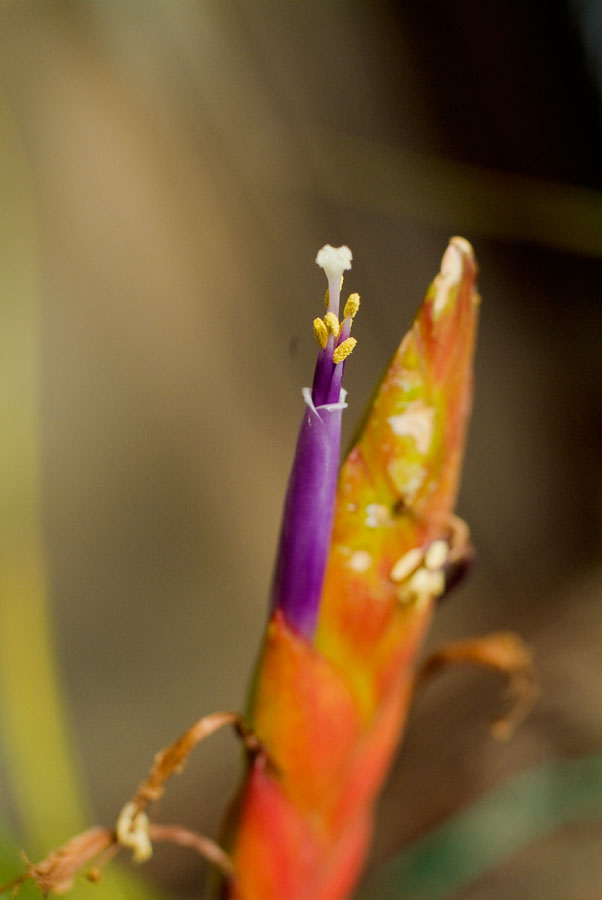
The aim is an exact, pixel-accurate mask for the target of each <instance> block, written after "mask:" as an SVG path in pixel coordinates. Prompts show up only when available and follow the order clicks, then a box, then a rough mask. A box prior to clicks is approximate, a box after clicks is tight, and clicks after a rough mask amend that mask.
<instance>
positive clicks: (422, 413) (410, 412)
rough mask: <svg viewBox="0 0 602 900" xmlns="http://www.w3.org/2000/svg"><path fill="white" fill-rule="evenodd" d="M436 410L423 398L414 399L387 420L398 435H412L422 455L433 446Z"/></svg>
mask: <svg viewBox="0 0 602 900" xmlns="http://www.w3.org/2000/svg"><path fill="white" fill-rule="evenodd" d="M434 416H435V411H434V410H433V409H432V408H431V407H430V406H426V405H425V404H424V403H423V402H422V400H414V402H413V403H410V404H409V405H408V407H407V409H405V410H404V411H403V412H402V413H400V414H399V415H397V416H390V417H389V418H388V419H387V422H388V423H389V425H390V426H391V428H392V430H393V433H394V434H396V435H397V436H398V437H411V438H414V441H415V442H416V449H417V450H418V452H419V453H420V454H421V455H422V454H424V453H426V451H427V450H428V448H429V447H430V446H431V441H432V439H433V419H434Z"/></svg>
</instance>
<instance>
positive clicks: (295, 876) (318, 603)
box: [227, 238, 478, 900]
mask: <svg viewBox="0 0 602 900" xmlns="http://www.w3.org/2000/svg"><path fill="white" fill-rule="evenodd" d="M317 262H318V264H319V265H321V266H322V267H323V268H324V270H325V272H326V275H327V277H328V294H327V312H326V314H325V316H324V317H323V318H320V319H316V320H315V322H314V333H315V335H316V338H317V340H318V343H319V345H320V351H319V354H318V362H317V365H316V372H315V377H314V382H313V387H312V389H311V392H310V391H309V390H306V391H304V398H305V404H306V408H305V412H304V417H303V422H302V426H301V431H300V435H299V439H298V443H297V450H296V454H295V461H294V464H293V471H292V474H291V479H290V483H289V488H288V493H287V498H286V503H285V511H284V524H283V526H282V533H281V539H280V549H279V554H278V561H277V566H276V575H275V579H274V588H273V598H272V613H271V618H270V621H269V624H268V628H267V633H266V638H265V642H264V646H263V649H262V652H261V655H260V660H259V664H258V669H257V674H256V678H255V681H254V687H253V692H252V697H251V701H250V710H249V724H250V727H251V728H252V730H253V732H254V734H255V736H256V738H257V740H258V741H259V743H260V745H261V747H262V752H260V753H258V754H255V755H254V756H253V757H252V758H251V760H250V762H249V768H248V771H247V775H246V779H245V783H244V786H243V789H242V793H241V796H240V803H239V812H238V820H237V827H236V830H235V833H234V838H233V842H232V861H233V865H234V873H235V874H234V878H233V879H232V880H231V882H230V884H229V885H228V887H227V893H228V896H229V897H230V898H231V900H344V898H346V897H348V896H349V893H350V891H351V890H352V888H353V885H354V884H355V882H356V879H357V877H358V875H359V872H360V870H361V867H362V865H363V861H364V858H365V854H366V852H367V847H368V843H369V840H370V835H371V831H372V817H373V807H374V803H375V799H376V797H377V794H378V792H379V790H380V788H381V785H382V783H383V780H384V778H385V776H386V773H387V771H388V768H389V766H390V762H391V758H392V755H393V753H394V750H395V748H396V746H397V744H398V742H399V739H400V736H401V732H402V728H403V724H404V721H405V717H406V713H407V709H408V705H409V701H410V696H411V691H412V683H413V676H414V666H415V660H416V654H417V651H418V648H419V646H420V643H421V641H422V638H423V637H424V634H425V632H426V629H427V627H428V624H429V622H430V619H431V617H432V613H433V610H434V608H435V605H436V601H437V599H438V598H440V597H441V596H442V595H443V593H444V592H445V591H446V589H447V588H448V586H449V585H450V584H451V582H452V581H453V580H455V578H456V576H457V573H458V570H459V569H460V568H461V567H462V565H463V561H464V560H465V559H466V557H467V556H468V555H469V552H470V548H469V542H468V531H467V528H466V526H465V525H464V524H463V523H461V522H460V520H458V519H456V518H455V517H454V516H453V515H452V511H453V506H454V503H455V498H456V493H457V487H458V478H459V473H460V465H461V459H462V454H463V447H464V438H465V431H466V424H467V420H468V416H469V412H470V406H471V393H472V389H471V385H472V368H471V366H472V353H473V344H474V336H475V328H476V317H477V306H478V296H477V294H476V292H475V289H474V282H475V273H476V266H475V261H474V256H473V252H472V248H471V247H470V245H469V244H468V242H467V241H465V240H464V239H463V238H452V240H451V242H450V245H449V247H448V249H447V250H446V252H445V255H444V257H443V261H442V265H441V271H440V273H439V275H437V277H436V278H435V281H434V282H433V284H432V285H431V287H430V289H429V291H428V293H427V295H426V298H425V300H424V302H423V304H422V306H421V308H420V310H419V312H418V315H417V317H416V319H415V321H414V324H413V326H412V328H411V330H410V332H409V333H408V334H407V335H406V337H405V338H404V340H403V341H402V343H401V346H400V348H399V350H398V351H397V353H396V355H395V356H394V358H393V360H392V362H391V365H390V367H389V369H388V371H387V372H386V374H385V376H384V379H383V381H382V383H381V385H380V388H379V391H378V393H377V394H376V398H375V400H374V402H373V405H372V407H371V410H370V411H369V414H368V417H367V419H366V422H365V425H364V427H363V430H362V432H361V434H360V436H359V439H358V440H357V443H356V444H355V445H354V446H353V448H352V450H351V452H350V453H349V455H348V456H347V458H346V460H345V462H344V464H343V466H342V468H341V470H340V473H339V474H338V484H337V469H338V456H339V442H340V426H341V415H342V410H343V409H344V407H345V405H346V404H345V395H344V392H343V391H342V387H341V384H342V376H343V369H344V366H345V358H346V357H347V356H348V354H349V352H350V351H351V350H352V349H353V346H354V343H355V342H354V341H353V339H352V338H350V336H349V332H350V328H351V322H352V319H353V316H354V315H355V313H356V312H357V308H358V305H359V298H358V297H357V295H353V294H352V295H351V297H350V298H349V299H348V301H347V303H346V305H345V308H344V318H343V322H342V324H341V323H340V321H339V311H338V304H339V293H340V287H341V281H342V275H343V271H344V270H347V269H349V268H350V264H351V253H350V251H349V250H348V249H347V248H345V247H341V248H338V250H335V249H334V248H332V247H324V248H323V249H322V250H321V251H320V252H319V254H318V257H317Z"/></svg>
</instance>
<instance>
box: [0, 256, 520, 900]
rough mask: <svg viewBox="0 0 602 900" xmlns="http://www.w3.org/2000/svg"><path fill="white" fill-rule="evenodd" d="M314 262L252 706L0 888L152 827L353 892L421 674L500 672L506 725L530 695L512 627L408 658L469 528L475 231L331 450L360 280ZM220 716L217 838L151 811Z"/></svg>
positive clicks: (62, 874)
mask: <svg viewBox="0 0 602 900" xmlns="http://www.w3.org/2000/svg"><path fill="white" fill-rule="evenodd" d="M316 262H317V264H318V265H319V266H320V267H321V268H322V269H323V270H324V272H325V274H326V278H327V281H328V290H327V291H326V296H325V302H326V310H325V312H324V314H323V315H322V316H318V317H316V318H314V320H313V333H314V336H315V339H316V342H317V345H318V355H317V361H316V366H315V372H314V378H313V383H312V386H311V388H310V387H307V388H304V389H303V391H302V397H303V407H302V416H301V426H300V430H299V436H298V439H297V446H296V450H295V456H294V461H293V466H292V471H291V475H290V479H289V484H288V489H287V493H286V499H285V504H284V515H283V522H282V528H281V533H280V540H279V546H278V552H277V557H276V565H275V573H274V579H273V584H272V591H271V603H270V618H269V622H268V626H267V630H266V635H265V640H264V643H263V647H262V650H261V653H260V657H259V662H258V666H257V671H256V673H255V677H254V679H253V688H252V693H251V697H250V701H249V706H248V714H247V716H246V717H244V718H243V717H242V716H240V715H238V714H236V713H215V714H213V715H212V716H205V717H204V718H203V719H201V720H199V722H197V723H196V724H195V725H194V726H193V727H192V728H190V729H189V730H188V731H187V732H185V733H184V735H182V737H181V738H179V739H178V740H177V741H175V742H174V743H173V744H172V745H171V746H170V747H168V748H166V749H165V750H163V751H161V752H160V753H158V754H157V756H156V757H155V762H154V765H153V767H152V769H151V771H150V773H149V775H148V777H147V778H146V779H145V780H144V781H143V782H142V784H141V785H140V787H139V788H138V790H137V791H136V793H135V794H134V796H133V797H132V798H131V799H130V800H129V801H128V802H127V803H126V804H125V805H124V807H123V809H122V811H121V813H120V815H119V817H118V820H117V824H116V826H115V828H114V829H102V828H96V829H90V830H89V831H87V832H85V833H84V834H82V835H79V836H78V837H76V838H73V839H72V840H71V841H69V842H68V843H67V844H65V845H64V846H63V847H61V848H59V849H58V850H55V851H52V853H51V854H49V856H48V857H47V858H46V859H45V860H44V861H43V862H42V863H38V864H37V865H32V864H28V868H27V871H26V872H25V873H24V874H23V875H22V876H20V878H18V879H16V880H15V881H14V882H12V883H11V884H10V885H7V886H6V887H5V889H8V888H10V889H13V888H15V887H18V886H19V884H20V883H22V882H23V881H25V880H28V879H31V880H34V881H35V882H37V884H38V885H39V886H40V888H41V889H42V890H43V891H44V892H45V893H47V892H49V891H54V892H56V893H59V892H61V891H64V890H66V889H68V888H69V887H70V886H71V884H72V882H73V878H74V876H75V875H76V873H77V872H78V871H79V870H80V869H83V868H85V867H89V866H90V865H91V864H92V863H93V862H95V866H94V867H93V868H92V869H90V870H89V872H88V876H89V877H90V878H91V879H93V880H97V879H98V877H99V873H100V869H101V867H102V865H103V864H104V862H106V861H107V859H108V858H109V857H110V856H111V855H114V854H115V853H116V852H117V851H118V850H119V849H120V848H127V849H129V850H130V851H131V853H132V855H133V858H134V860H135V861H137V862H143V861H144V860H146V859H148V857H149V856H150V855H151V853H152V847H153V843H154V842H157V841H170V842H172V843H176V844H179V845H181V846H186V847H190V848H191V849H193V850H195V851H196V852H198V853H199V854H201V855H202V856H203V857H204V858H205V859H207V860H209V861H210V862H211V863H212V864H214V865H215V866H217V867H218V869H219V870H220V871H221V873H222V875H223V880H224V885H223V895H224V896H225V897H227V898H229V900H308V898H311V900H346V898H348V897H349V896H350V894H351V892H352V891H353V889H354V886H355V884H356V881H357V878H358V876H359V874H360V871H361V868H362V865H363V861H364V859H365V855H366V852H367V849H368V846H369V842H370V837H371V833H372V827H373V818H374V805H375V802H376V799H377V797H378V794H379V791H380V789H381V786H382V784H383V781H384V779H385V777H386V774H387V771H388V768H389V766H390V763H391V759H392V757H393V754H394V752H395V749H396V747H397V745H398V743H399V741H400V739H401V737H402V734H403V730H404V725H405V720H406V716H407V712H408V708H409V706H410V704H411V702H412V700H413V697H414V696H415V693H416V689H417V688H418V687H420V685H422V684H423V683H424V682H425V681H426V680H427V679H428V678H429V677H430V676H431V675H433V674H434V673H436V672H438V671H439V670H441V669H442V668H444V667H445V666H447V665H449V664H451V663H476V664H478V665H481V666H485V667H486V668H488V669H490V670H492V671H495V672H497V673H500V674H503V675H504V676H505V677H506V678H507V679H508V685H509V692H510V694H511V696H512V698H513V701H514V703H513V706H512V709H511V710H510V712H509V713H508V714H507V715H505V716H503V717H502V718H500V719H498V720H496V721H495V722H494V724H493V732H494V734H495V736H497V737H500V738H505V737H507V736H508V734H509V733H510V731H511V730H512V728H513V727H514V726H515V725H516V723H517V722H518V721H519V719H520V718H522V717H523V716H524V715H525V713H526V712H527V710H528V708H529V706H530V704H531V703H532V700H533V697H534V696H535V687H534V677H533V666H532V660H531V655H530V653H529V651H528V649H527V648H526V647H525V645H524V644H523V643H522V642H521V641H520V640H519V639H518V638H517V637H516V635H513V634H510V633H506V632H503V633H498V634H495V635H485V636H484V637H480V638H473V639H469V640H465V641H461V642H455V643H454V644H447V645H444V646H443V647H441V648H440V649H439V650H437V651H435V653H434V654H433V655H432V656H431V657H429V658H428V659H427V660H426V662H424V663H420V661H419V653H420V647H421V644H422V641H423V638H424V636H425V634H426V632H427V630H428V627H429V625H430V622H431V619H432V617H433V614H434V612H435V610H436V607H437V603H438V601H439V600H440V599H441V598H442V597H443V596H444V595H445V594H447V593H448V592H449V591H450V590H451V588H452V587H453V586H454V585H455V583H456V582H457V581H458V580H459V578H460V577H461V576H462V575H463V573H464V572H465V571H466V569H467V567H468V565H469V563H470V561H471V559H472V556H473V550H472V545H471V541H470V536H469V530H468V527H467V525H466V524H465V523H464V522H463V521H462V520H461V519H459V518H457V516H455V514H454V506H455V500H456V494H457V490H458V484H459V478H460V469H461V463H462V457H463V450H464V443H465V437H466V429H467V425H468V419H469V415H470V409H471V399H472V355H473V349H474V341H475V334H476V324H477V313H478V306H479V297H478V294H477V292H476V288H475V279H476V263H475V260H474V254H473V252H472V248H471V246H470V244H469V243H468V242H467V241H466V240H464V239H463V238H452V239H451V241H450V244H449V246H448V248H447V250H446V252H445V254H444V256H443V260H442V264H441V271H440V273H439V274H438V275H437V276H436V278H435V280H434V281H433V284H432V285H431V287H430V288H429V290H428V291H427V294H426V297H425V299H424V301H423V303H422V305H421V307H420V308H419V310H418V313H417V315H416V318H415V320H414V323H413V325H412V327H411V329H410V331H409V332H408V333H407V335H406V336H405V338H404V339H403V341H402V342H401V345H400V347H399V349H398V351H397V353H396V354H395V356H394V358H393V360H392V361H391V363H390V365H389V368H388V369H387V371H386V373H385V375H384V378H383V380H382V382H381V384H380V386H379V389H378V391H377V393H376V396H375V398H374V401H373V403H372V406H371V408H370V409H369V411H368V415H367V417H366V419H365V422H364V425H363V427H362V430H361V432H360V434H359V436H358V438H357V440H356V442H355V444H354V445H353V447H352V448H351V450H350V452H349V453H348V455H347V456H346V458H345V460H344V462H343V464H342V465H339V454H340V441H341V421H342V415H343V412H344V410H345V409H346V408H347V402H346V393H345V390H344V389H343V376H344V371H345V367H346V365H347V362H348V361H349V357H350V355H351V353H352V352H353V351H354V348H355V347H356V340H355V338H354V337H352V336H351V330H352V325H353V321H354V319H355V317H356V315H357V312H358V309H359V305H360V298H359V296H358V294H357V293H351V294H350V295H349V296H348V297H347V299H346V301H345V302H344V304H343V313H342V317H341V314H340V306H341V302H340V295H341V289H342V285H343V276H344V273H346V272H348V271H349V270H350V269H351V262H352V254H351V251H350V250H349V249H348V248H347V247H338V248H334V247H331V246H330V245H327V246H325V247H323V248H322V249H321V250H320V251H319V253H318V255H317V258H316ZM224 726H230V727H233V728H234V729H235V731H236V733H237V734H238V736H239V737H240V739H241V740H242V741H243V743H244V746H245V748H246V751H247V752H246V759H247V764H246V770H245V773H244V778H243V784H242V786H241V788H240V791H239V796H238V802H237V805H236V809H237V814H236V820H235V822H234V827H233V828H232V829H231V834H232V837H231V839H230V842H229V845H228V847H227V848H225V849H224V848H222V847H220V846H219V845H218V844H217V843H215V842H214V841H212V840H211V839H210V838H207V837H205V836H203V835H200V834H197V833H196V832H193V831H190V830H188V829H186V828H184V827H182V826H179V825H162V824H158V823H156V822H155V821H154V818H153V812H154V810H155V809H156V805H157V802H158V800H159V799H160V797H161V796H162V794H163V792H164V790H165V786H166V782H167V780H168V779H169V778H170V777H171V776H172V775H173V774H175V773H177V772H179V771H181V769H182V767H183V765H184V763H185V761H186V759H187V757H188V754H189V753H190V751H191V750H192V749H193V748H194V747H195V746H196V744H197V743H199V741H201V740H203V739H204V738H206V737H208V736H209V735H210V734H212V733H213V732H215V731H216V730H217V729H218V728H222V727H224Z"/></svg>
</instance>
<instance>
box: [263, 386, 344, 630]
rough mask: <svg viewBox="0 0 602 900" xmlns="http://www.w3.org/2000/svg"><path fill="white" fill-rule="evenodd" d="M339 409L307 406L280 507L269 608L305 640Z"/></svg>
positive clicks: (335, 460) (316, 587) (317, 586)
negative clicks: (278, 613)
mask: <svg viewBox="0 0 602 900" xmlns="http://www.w3.org/2000/svg"><path fill="white" fill-rule="evenodd" d="M306 402H307V401H306ZM344 406H345V404H344V403H337V404H329V405H326V406H321V407H317V408H316V407H315V406H314V405H313V403H312V404H311V406H309V405H308V406H307V408H306V410H305V415H304V416H303V422H302V423H301V430H300V432H299V437H298V439H297V448H296V450H295V459H294V462H293V469H292V472H291V476H290V479H289V483H288V489H287V492H286V500H285V504H284V517H283V520H282V528H281V531H280V544H279V552H278V560H277V563H276V572H275V576H274V587H273V594H272V601H273V608H279V609H281V610H282V612H283V613H284V616H285V618H286V620H287V621H288V623H289V624H290V625H292V626H293V627H295V628H296V629H297V630H298V631H300V632H301V633H302V634H304V635H305V636H306V637H308V638H311V637H312V635H313V633H314V630H315V626H316V621H317V618H318V611H319V607H320V596H321V593H322V582H323V580H324V571H325V569H326V561H327V558H328V551H329V546H330V534H331V531H332V518H333V513H334V498H335V491H336V486H337V476H338V469H339V453H340V447H341V416H342V411H343V408H344Z"/></svg>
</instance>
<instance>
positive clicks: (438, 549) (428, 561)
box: [424, 540, 449, 572]
mask: <svg viewBox="0 0 602 900" xmlns="http://www.w3.org/2000/svg"><path fill="white" fill-rule="evenodd" d="M448 556H449V547H448V545H447V541H441V540H439V541H433V543H432V544H431V546H430V547H429V548H428V550H427V551H426V556H425V557H424V565H425V566H426V568H427V569H430V570H431V572H436V571H437V570H438V569H441V568H443V566H444V565H445V563H446V562H447V558H448Z"/></svg>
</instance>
